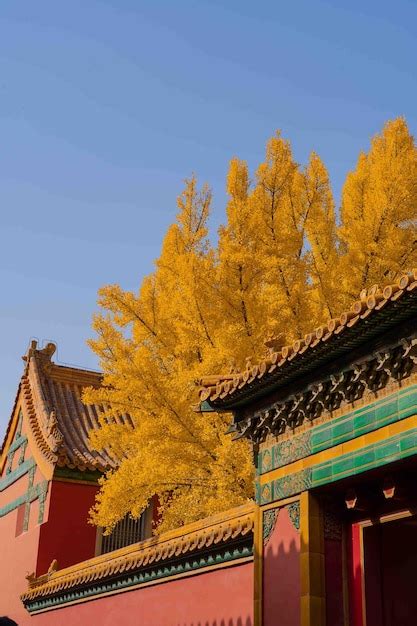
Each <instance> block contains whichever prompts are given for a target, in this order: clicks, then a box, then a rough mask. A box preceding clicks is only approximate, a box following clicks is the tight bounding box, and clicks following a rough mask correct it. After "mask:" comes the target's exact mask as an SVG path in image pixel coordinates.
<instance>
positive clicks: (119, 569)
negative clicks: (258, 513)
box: [21, 503, 254, 605]
mask: <svg viewBox="0 0 417 626" xmlns="http://www.w3.org/2000/svg"><path fill="white" fill-rule="evenodd" d="M253 525H254V505H253V504H252V503H249V504H245V505H243V506H241V507H238V508H235V509H231V510H229V511H227V512H226V513H221V514H218V515H214V516H211V517H209V518H206V519H203V520H200V521H198V522H194V523H192V524H188V525H187V526H183V527H181V528H177V529H175V530H173V531H168V532H167V533H164V534H162V535H160V536H157V537H153V538H151V539H147V540H145V541H142V542H140V543H137V544H133V545H130V546H127V547H125V548H121V549H119V550H115V551H114V552H111V553H106V554H103V555H101V556H99V557H95V558H93V559H89V560H87V561H82V562H81V563H77V564H76V565H73V566H71V567H67V568H65V569H62V570H59V569H57V564H56V563H52V564H51V567H50V568H49V571H48V572H47V573H46V574H43V575H42V576H39V577H37V578H36V577H35V576H34V575H33V574H31V575H28V576H27V580H28V583H29V589H28V591H27V592H25V593H24V594H23V595H22V596H21V599H22V601H23V603H24V604H25V605H27V604H30V603H31V602H33V601H34V600H36V599H38V598H42V597H47V596H54V595H57V594H59V593H63V592H64V591H65V593H67V592H68V591H70V590H71V589H73V588H77V587H83V586H86V585H88V584H89V583H93V582H94V584H96V583H98V582H99V581H103V580H108V579H112V578H113V577H117V576H118V575H121V574H123V573H126V575H131V574H132V573H133V572H135V571H137V570H140V569H143V568H145V567H147V566H149V565H151V564H153V565H155V564H158V567H162V565H163V564H164V563H168V562H170V563H172V562H174V561H175V560H176V559H178V558H180V557H181V558H182V556H183V555H185V556H186V555H187V554H190V555H191V554H197V553H199V552H204V551H207V550H210V549H211V548H214V547H216V546H221V545H222V544H224V545H228V544H230V543H233V542H236V541H239V540H241V539H243V538H245V537H247V538H249V539H250V538H251V534H252V533H253ZM58 565H59V564H58Z"/></svg>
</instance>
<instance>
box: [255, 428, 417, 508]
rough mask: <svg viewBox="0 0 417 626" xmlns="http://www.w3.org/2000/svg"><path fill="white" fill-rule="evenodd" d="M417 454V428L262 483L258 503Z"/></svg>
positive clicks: (285, 496)
mask: <svg viewBox="0 0 417 626" xmlns="http://www.w3.org/2000/svg"><path fill="white" fill-rule="evenodd" d="M416 454H417V428H412V429H411V430H408V431H406V432H404V433H401V434H399V435H396V436H395V437H390V438H388V439H385V440H384V441H380V442H378V443H375V444H372V445H370V446H367V447H365V448H361V449H360V450H356V451H355V452H351V453H349V454H343V455H341V456H339V457H338V458H336V459H333V460H331V461H326V462H324V463H318V464H317V465H314V466H313V467H309V468H306V469H304V470H302V471H300V472H296V473H294V474H289V475H287V476H283V477H282V478H278V479H277V480H275V481H271V482H269V483H266V484H265V485H262V487H261V489H260V490H259V489H258V491H257V497H258V498H260V500H258V503H259V504H267V503H269V502H273V501H275V500H281V499H283V498H288V497H290V496H293V495H295V494H297V493H301V492H302V491H307V490H308V489H314V488H315V487H320V486H322V485H326V484H329V483H332V482H336V481H338V480H342V479H343V478H348V477H349V476H354V475H355V474H361V473H363V472H366V471H368V470H371V469H376V468H378V467H382V466H384V465H388V464H389V463H393V462H394V461H400V460H401V459H406V458H408V457H410V456H414V455H416Z"/></svg>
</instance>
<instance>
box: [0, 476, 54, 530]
mask: <svg viewBox="0 0 417 626" xmlns="http://www.w3.org/2000/svg"><path fill="white" fill-rule="evenodd" d="M47 492H48V481H47V480H44V481H42V482H41V483H38V484H37V485H36V486H35V487H28V490H27V491H26V493H23V494H22V495H21V496H19V497H18V498H16V499H15V500H12V502H8V503H7V504H5V505H4V506H3V507H1V508H0V517H4V516H5V515H8V513H11V512H12V511H14V510H15V509H17V508H19V506H20V505H21V504H30V503H31V502H33V501H34V500H37V499H38V498H40V499H41V500H42V499H44V498H46V494H47ZM39 517H40V513H39ZM42 521H43V511H42V520H41V521H40V522H39V523H40V524H41V523H42Z"/></svg>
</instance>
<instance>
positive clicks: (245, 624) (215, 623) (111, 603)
mask: <svg viewBox="0 0 417 626" xmlns="http://www.w3.org/2000/svg"><path fill="white" fill-rule="evenodd" d="M252 605H253V563H252V562H250V563H245V564H244V565H237V566H234V567H227V568H224V569H218V570H214V571H212V572H207V573H204V574H199V575H195V576H190V577H186V578H182V579H179V580H173V581H171V582H166V583H161V584H159V585H153V586H150V587H144V588H142V589H137V590H135V591H130V592H125V593H121V594H117V595H114V596H107V597H104V598H101V599H99V600H91V601H89V602H84V603H82V604H77V605H72V606H69V607H67V608H62V609H58V610H54V611H50V612H48V613H42V614H40V615H34V616H33V617H32V619H31V622H30V623H31V624H33V625H34V626H57V625H58V624H65V626H87V625H89V624H100V626H115V625H117V626H138V625H143V626H253V609H252ZM280 624H281V622H280Z"/></svg>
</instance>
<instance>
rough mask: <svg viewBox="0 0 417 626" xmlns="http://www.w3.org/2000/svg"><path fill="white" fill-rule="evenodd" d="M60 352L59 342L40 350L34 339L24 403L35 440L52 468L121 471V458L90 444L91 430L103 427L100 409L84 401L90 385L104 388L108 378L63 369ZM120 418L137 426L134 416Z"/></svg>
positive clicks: (24, 384) (22, 387)
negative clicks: (56, 357) (58, 361)
mask: <svg viewBox="0 0 417 626" xmlns="http://www.w3.org/2000/svg"><path fill="white" fill-rule="evenodd" d="M55 350H56V346H55V344H53V343H48V344H47V345H46V347H44V348H43V349H39V348H38V346H37V342H36V341H32V343H31V346H30V348H29V350H28V352H27V354H26V355H25V356H24V357H23V360H24V361H25V364H26V365H25V370H24V372H23V376H22V379H21V382H20V391H21V403H22V408H23V413H24V415H25V419H26V423H27V426H28V436H29V438H30V440H31V441H32V443H33V444H34V445H35V447H36V451H37V453H38V454H40V455H41V457H42V458H43V459H44V460H45V462H46V463H47V464H48V465H49V466H51V467H67V468H70V469H77V470H79V471H85V470H90V471H101V472H104V471H106V470H108V469H110V468H113V467H115V466H116V465H117V460H116V458H115V457H114V456H112V454H111V453H110V452H109V451H106V450H104V451H99V452H98V451H96V450H93V449H92V448H91V445H90V443H89V439H88V437H89V432H90V431H91V430H92V429H93V430H94V429H98V428H99V414H100V407H99V406H96V405H86V404H84V403H83V402H82V399H81V398H82V392H83V389H84V388H85V387H89V386H92V387H98V386H100V385H101V384H102V375H101V374H100V373H98V372H94V371H89V370H84V369H78V368H75V367H67V366H63V365H57V364H56V363H54V362H53V361H52V356H53V354H54V353H55ZM115 420H116V421H119V422H120V423H126V422H128V423H129V424H132V422H131V419H130V417H129V416H117V415H115ZM9 428H10V424H9ZM6 440H7V435H6V439H5V441H6ZM3 447H4V446H3Z"/></svg>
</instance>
